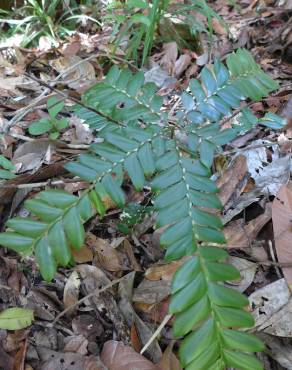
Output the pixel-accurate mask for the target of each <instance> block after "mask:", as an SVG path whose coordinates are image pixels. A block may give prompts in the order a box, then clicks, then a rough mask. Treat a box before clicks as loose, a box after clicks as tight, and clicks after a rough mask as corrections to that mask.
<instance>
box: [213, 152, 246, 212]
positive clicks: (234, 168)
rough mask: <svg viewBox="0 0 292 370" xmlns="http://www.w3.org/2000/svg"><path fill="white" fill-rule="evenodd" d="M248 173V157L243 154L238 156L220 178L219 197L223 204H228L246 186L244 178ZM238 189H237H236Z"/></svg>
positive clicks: (218, 182) (218, 183)
mask: <svg viewBox="0 0 292 370" xmlns="http://www.w3.org/2000/svg"><path fill="white" fill-rule="evenodd" d="M246 175H247V164H246V158H245V157H244V156H242V155H239V156H237V157H236V158H235V159H234V161H233V162H232V163H231V165H230V166H229V168H228V169H227V170H226V171H225V172H224V173H223V175H222V176H221V177H220V178H219V179H218V181H217V186H218V188H219V198H220V200H221V203H222V204H223V206H225V205H226V204H227V202H228V201H229V200H230V198H231V197H232V196H233V194H234V193H238V194H237V196H236V195H235V196H234V197H235V198H237V197H238V195H239V194H240V193H241V192H242V190H243V187H244V186H245V183H244V178H245V177H246ZM236 190H237V191H236Z"/></svg>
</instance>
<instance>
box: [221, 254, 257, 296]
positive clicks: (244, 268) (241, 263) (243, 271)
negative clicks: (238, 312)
mask: <svg viewBox="0 0 292 370" xmlns="http://www.w3.org/2000/svg"><path fill="white" fill-rule="evenodd" d="M228 261H229V263H231V265H233V266H234V267H236V268H237V269H238V270H239V272H240V279H239V280H232V281H228V283H227V284H228V285H232V286H233V288H234V289H236V290H238V291H239V292H244V291H245V290H246V289H247V288H248V287H249V286H250V285H251V283H252V282H253V279H254V276H255V273H256V270H257V264H256V263H254V262H250V261H248V260H246V259H244V258H239V257H233V256H230V257H229V259H228Z"/></svg>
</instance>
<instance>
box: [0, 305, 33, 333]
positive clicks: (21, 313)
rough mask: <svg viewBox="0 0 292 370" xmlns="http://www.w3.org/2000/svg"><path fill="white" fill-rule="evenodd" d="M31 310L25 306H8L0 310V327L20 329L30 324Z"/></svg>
mask: <svg viewBox="0 0 292 370" xmlns="http://www.w3.org/2000/svg"><path fill="white" fill-rule="evenodd" d="M33 319H34V318H33V311H32V310H29V309H25V308H18V307H13V308H8V309H7V310H4V311H2V312H0V329H6V330H20V329H24V328H26V327H28V326H29V325H31V323H32V321H33Z"/></svg>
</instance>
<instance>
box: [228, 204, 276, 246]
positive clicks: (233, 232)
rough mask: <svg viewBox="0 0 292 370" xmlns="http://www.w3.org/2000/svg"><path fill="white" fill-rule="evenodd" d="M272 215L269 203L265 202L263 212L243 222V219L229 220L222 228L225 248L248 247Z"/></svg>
mask: <svg viewBox="0 0 292 370" xmlns="http://www.w3.org/2000/svg"><path fill="white" fill-rule="evenodd" d="M271 216H272V210H271V205H270V204H269V203H268V204H266V209H265V212H264V213H263V214H261V215H259V216H258V217H256V218H255V219H253V220H251V221H249V222H248V223H246V224H245V222H244V220H243V219H239V220H235V221H232V222H230V223H229V224H228V225H227V226H226V227H225V228H224V235H225V238H226V240H227V248H238V249H240V248H248V247H250V246H251V244H252V242H253V241H254V240H255V238H256V236H257V235H258V233H259V232H260V231H261V229H262V228H263V227H264V226H265V224H266V223H267V222H269V221H270V219H271Z"/></svg>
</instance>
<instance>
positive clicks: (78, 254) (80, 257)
mask: <svg viewBox="0 0 292 370" xmlns="http://www.w3.org/2000/svg"><path fill="white" fill-rule="evenodd" d="M71 252H72V255H73V257H74V261H75V262H77V263H85V262H91V261H92V260H93V253H92V250H91V249H90V248H89V247H88V246H87V245H84V246H83V247H82V248H81V249H80V250H79V251H77V250H76V249H72V251H71Z"/></svg>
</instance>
